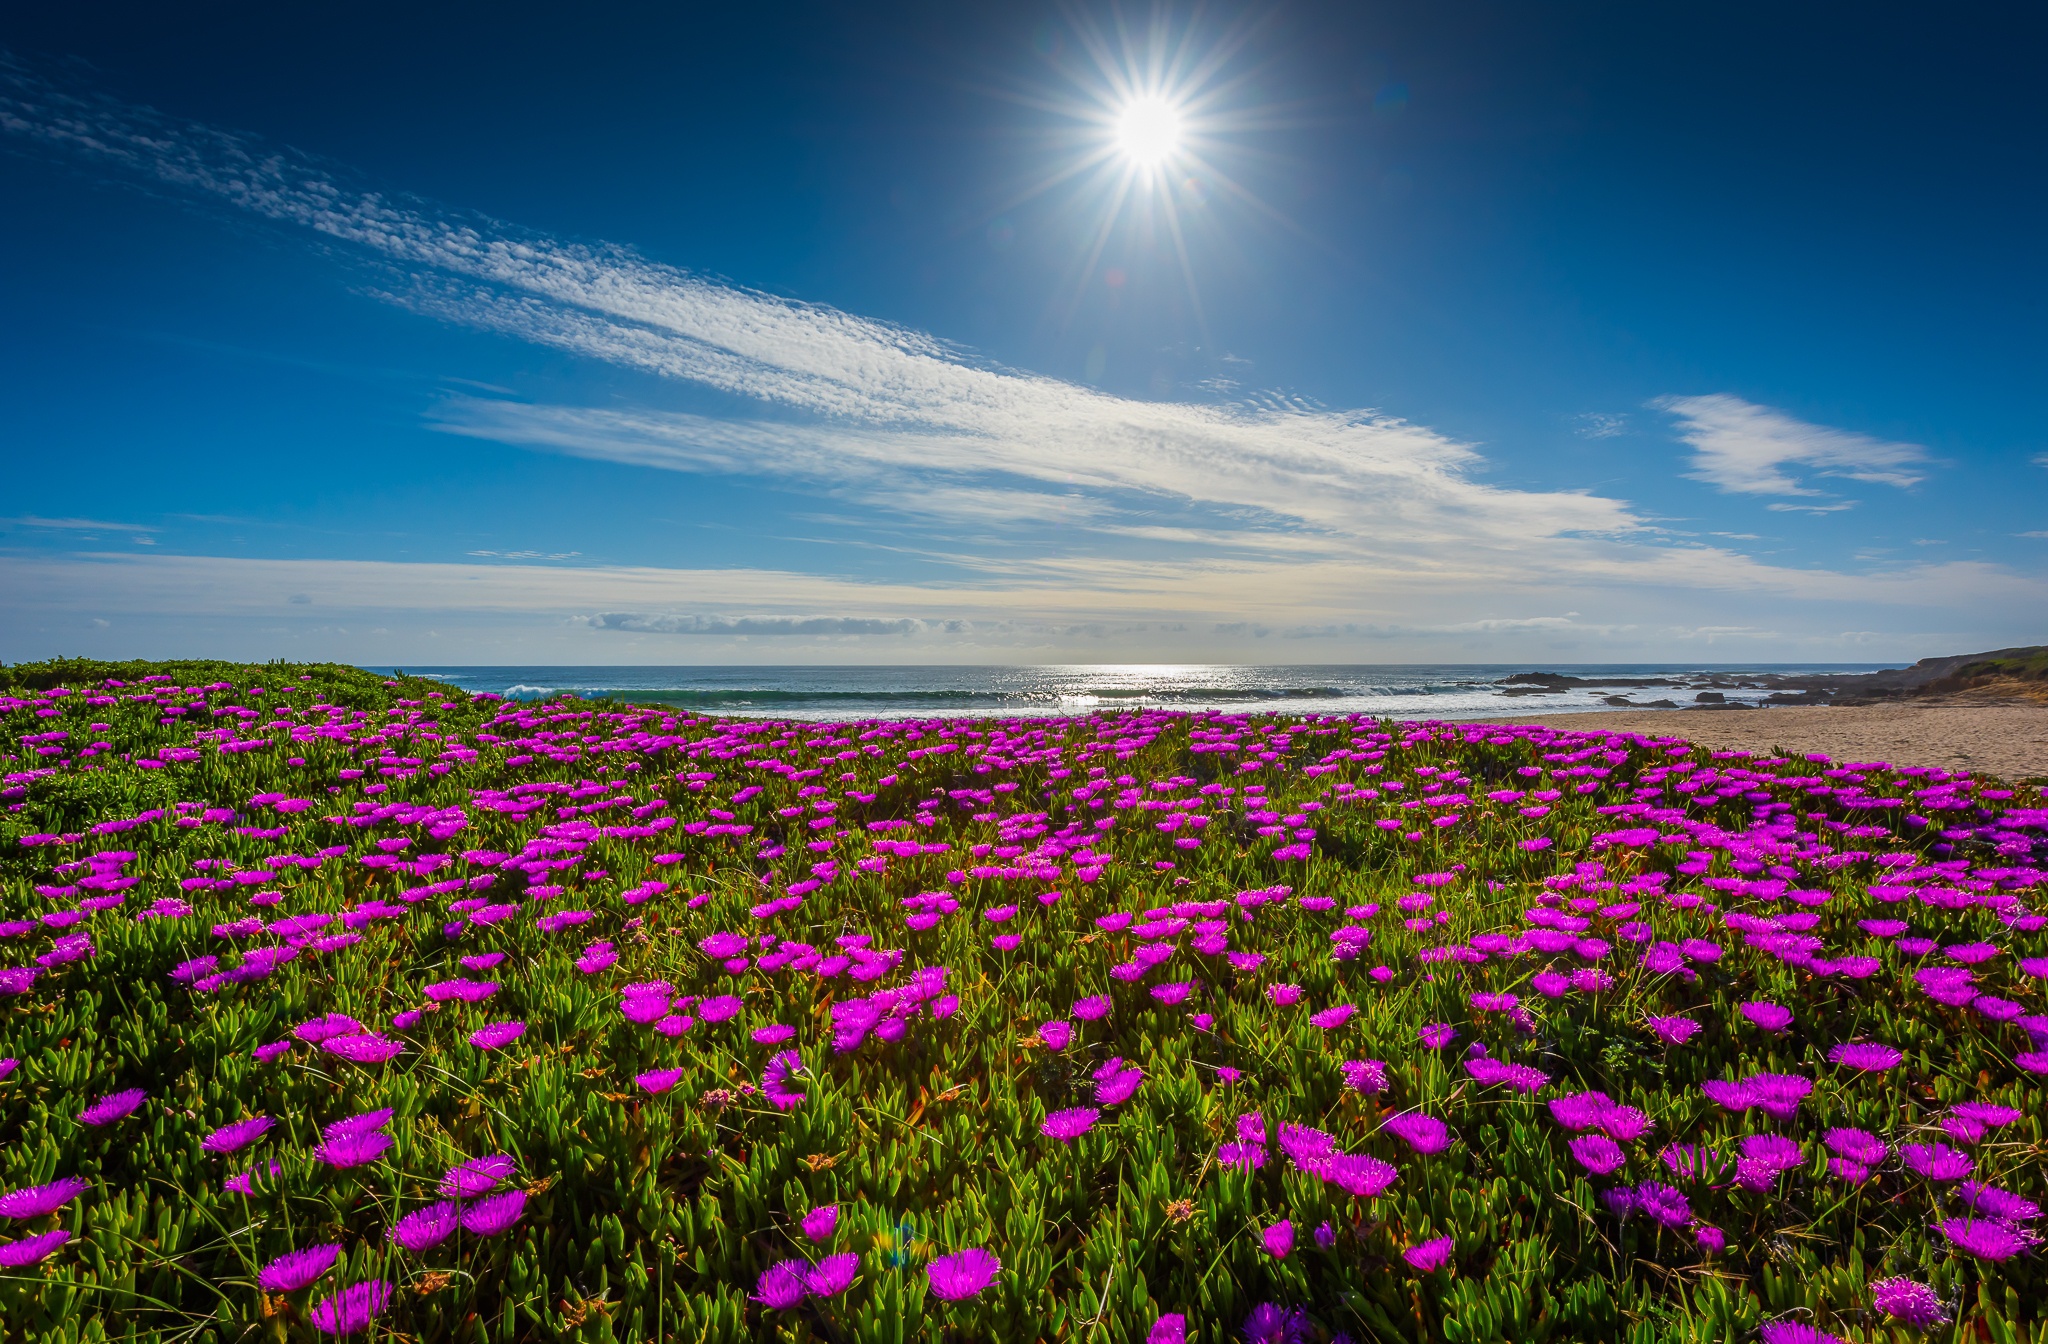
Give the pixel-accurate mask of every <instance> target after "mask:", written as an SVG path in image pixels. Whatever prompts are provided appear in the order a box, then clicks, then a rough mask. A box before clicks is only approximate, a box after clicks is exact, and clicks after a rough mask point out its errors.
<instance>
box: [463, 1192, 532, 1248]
mask: <svg viewBox="0 0 2048 1344" xmlns="http://www.w3.org/2000/svg"><path fill="white" fill-rule="evenodd" d="M525 1216H526V1192H525V1191H524V1190H507V1191H505V1193H503V1194H501V1195H492V1196H491V1197H490V1198H488V1199H480V1200H478V1201H477V1202H476V1203H474V1204H472V1205H470V1206H469V1207H468V1208H466V1209H464V1210H463V1211H462V1229H463V1231H465V1232H468V1233H470V1234H472V1235H474V1236H479V1237H495V1236H497V1235H499V1234H500V1233H503V1232H509V1231H511V1230H512V1228H513V1225H514V1224H516V1223H518V1221H519V1220H520V1219H521V1218H524V1217H525Z"/></svg>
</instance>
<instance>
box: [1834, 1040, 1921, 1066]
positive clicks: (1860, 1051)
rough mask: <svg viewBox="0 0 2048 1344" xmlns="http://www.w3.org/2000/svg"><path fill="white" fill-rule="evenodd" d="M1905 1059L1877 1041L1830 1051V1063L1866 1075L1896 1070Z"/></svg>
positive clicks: (1842, 1046) (1858, 1043) (1861, 1042)
mask: <svg viewBox="0 0 2048 1344" xmlns="http://www.w3.org/2000/svg"><path fill="white" fill-rule="evenodd" d="M1905 1058H1906V1057H1905V1056H1904V1055H1902V1054H1900V1053H1899V1052H1898V1051H1897V1050H1894V1049H1893V1048H1892V1047H1890V1046H1888V1045H1884V1044H1881V1043H1880V1042H1877V1041H1856V1042H1853V1043H1850V1044H1847V1045H1838V1046H1836V1047H1835V1048H1834V1049H1832V1050H1830V1051H1828V1062H1829V1063H1832V1064H1840V1065H1841V1066H1842V1067H1843V1068H1845V1069H1861V1070H1863V1071H1864V1072H1866V1073H1882V1072H1884V1071H1885V1070H1886V1069H1895V1068H1897V1067H1898V1066H1899V1065H1900V1064H1901V1063H1902V1062H1904V1060H1905Z"/></svg>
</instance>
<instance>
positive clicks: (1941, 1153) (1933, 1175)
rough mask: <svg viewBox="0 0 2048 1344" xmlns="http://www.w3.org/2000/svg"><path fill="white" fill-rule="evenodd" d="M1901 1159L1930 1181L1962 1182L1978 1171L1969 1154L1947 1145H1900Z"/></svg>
mask: <svg viewBox="0 0 2048 1344" xmlns="http://www.w3.org/2000/svg"><path fill="white" fill-rule="evenodd" d="M1899 1157H1900V1158H1901V1159H1902V1160H1904V1162H1905V1164H1906V1165H1907V1166H1909V1167H1911V1168H1912V1169H1913V1170H1914V1171H1916V1172H1918V1173H1920V1174H1921V1175H1922V1176H1925V1177H1926V1178H1927V1179H1928V1180H1930V1181H1960V1180H1961V1179H1963V1177H1965V1176H1968V1175H1969V1174H1970V1173H1971V1172H1972V1171H1975V1170H1976V1169H1977V1164H1976V1162H1975V1161H1974V1160H1973V1159H1972V1158H1971V1157H1970V1155H1969V1154H1968V1153H1965V1152H1961V1151H1958V1150H1957V1149H1954V1148H1951V1147H1949V1146H1948V1145H1947V1144H1945V1143H1904V1144H1900V1145H1899Z"/></svg>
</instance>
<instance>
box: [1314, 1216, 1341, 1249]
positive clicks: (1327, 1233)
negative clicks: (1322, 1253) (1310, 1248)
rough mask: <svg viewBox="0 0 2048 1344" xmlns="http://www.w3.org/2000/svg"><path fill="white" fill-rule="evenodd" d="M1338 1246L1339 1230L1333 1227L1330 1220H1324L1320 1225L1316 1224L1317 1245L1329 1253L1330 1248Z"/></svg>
mask: <svg viewBox="0 0 2048 1344" xmlns="http://www.w3.org/2000/svg"><path fill="white" fill-rule="evenodd" d="M1336 1244H1337V1229H1336V1228H1335V1227H1334V1226H1332V1225H1331V1223H1330V1220H1329V1219H1327V1218H1325V1219H1324V1220H1323V1221H1322V1222H1320V1223H1317V1224H1316V1245H1318V1246H1320V1247H1322V1248H1323V1249H1324V1250H1326V1251H1327V1250H1329V1249H1330V1248H1331V1247H1332V1246H1335V1245H1336Z"/></svg>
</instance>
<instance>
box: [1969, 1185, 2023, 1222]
mask: <svg viewBox="0 0 2048 1344" xmlns="http://www.w3.org/2000/svg"><path fill="white" fill-rule="evenodd" d="M1956 1193H1957V1194H1958V1195H1960V1196H1962V1200H1963V1203H1965V1204H1967V1205H1969V1206H1970V1208H1971V1209H1972V1210H1974V1211H1975V1212H1977V1213H1981V1214H1983V1215H1985V1216H1986V1217H1988V1218H1994V1219H1996V1220H1997V1221H1999V1222H2001V1223H2006V1224H2008V1225H2010V1224H2012V1223H2031V1222H2032V1221H2034V1220H2035V1219H2036V1218H2039V1217H2040V1216H2041V1206H2040V1205H2039V1204H2036V1203H2035V1202H2034V1201H2033V1200H2031V1199H2025V1198H2022V1197H2021V1196H2019V1195H2016V1194H2014V1193H2013V1192H2012V1191H2010V1190H2001V1189H1999V1188H1998V1187H1997V1186H1995V1185H1985V1184H1984V1183H1982V1182H1981V1181H1964V1182H1963V1183H1962V1184H1961V1185H1959V1186H1957V1187H1956Z"/></svg>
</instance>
